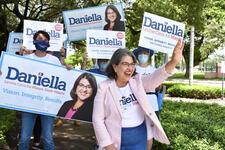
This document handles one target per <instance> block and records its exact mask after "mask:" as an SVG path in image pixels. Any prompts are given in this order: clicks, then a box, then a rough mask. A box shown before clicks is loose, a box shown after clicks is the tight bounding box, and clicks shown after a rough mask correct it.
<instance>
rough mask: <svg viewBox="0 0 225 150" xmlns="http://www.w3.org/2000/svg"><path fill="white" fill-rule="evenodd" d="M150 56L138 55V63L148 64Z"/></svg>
mask: <svg viewBox="0 0 225 150" xmlns="http://www.w3.org/2000/svg"><path fill="white" fill-rule="evenodd" d="M148 59H149V56H148V55H145V54H140V55H138V61H139V63H140V64H145V63H147V62H148Z"/></svg>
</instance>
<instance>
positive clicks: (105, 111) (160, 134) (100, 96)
mask: <svg viewBox="0 0 225 150" xmlns="http://www.w3.org/2000/svg"><path fill="white" fill-rule="evenodd" d="M169 76H170V74H168V73H167V72H166V71H165V67H164V66H163V67H161V68H159V69H157V70H156V71H155V72H154V73H152V74H151V75H140V74H137V75H135V76H133V77H132V78H131V79H130V80H129V85H130V88H131V90H132V92H133V93H134V95H135V97H136V98H137V100H138V102H139V104H140V106H141V108H142V109H143V111H144V113H145V121H146V126H147V135H148V139H151V138H153V137H154V138H155V139H156V140H157V141H159V142H161V143H165V144H169V143H170V142H169V140H168V138H167V136H166V134H165V132H164V130H163V128H162V126H161V124H160V122H159V120H158V118H157V116H156V115H155V113H154V111H153V109H152V107H151V106H150V105H149V103H147V98H146V92H150V91H152V90H154V89H155V88H156V87H157V86H159V85H160V84H161V83H162V82H163V81H164V80H165V79H166V78H168V77H169ZM116 89H117V88H116V82H115V80H112V79H107V80H106V81H103V82H102V83H100V84H99V87H98V91H97V95H96V97H95V100H94V108H93V118H92V121H93V126H94V130H95V135H96V138H97V140H98V143H99V146H100V149H103V147H105V146H107V145H110V144H114V145H115V147H116V148H117V149H120V143H121V128H122V117H121V116H122V109H121V107H120V103H119V99H120V93H119V91H118V90H116ZM152 134H153V137H152V136H151V135H152Z"/></svg>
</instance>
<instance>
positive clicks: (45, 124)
mask: <svg viewBox="0 0 225 150" xmlns="http://www.w3.org/2000/svg"><path fill="white" fill-rule="evenodd" d="M40 117H41V126H42V139H43V146H44V150H54V148H55V146H54V141H53V123H54V117H50V116H44V115H40ZM36 118H37V114H32V113H25V112H23V113H22V127H21V135H20V136H21V137H20V144H19V150H28V149H29V144H30V138H31V134H32V131H33V128H34V124H35V121H36Z"/></svg>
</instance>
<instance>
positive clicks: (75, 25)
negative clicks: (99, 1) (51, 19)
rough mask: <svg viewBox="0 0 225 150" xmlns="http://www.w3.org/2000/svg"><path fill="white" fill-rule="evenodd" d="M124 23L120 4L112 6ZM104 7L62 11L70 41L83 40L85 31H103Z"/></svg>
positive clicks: (104, 22)
mask: <svg viewBox="0 0 225 150" xmlns="http://www.w3.org/2000/svg"><path fill="white" fill-rule="evenodd" d="M114 6H115V7H116V8H117V9H118V11H119V13H120V15H121V19H120V20H121V21H124V12H123V7H122V4H115V5H114ZM106 7H107V5H106V6H100V7H99V6H98V7H89V8H83V9H77V10H68V11H63V18H64V23H65V26H66V30H67V34H68V37H69V40H70V41H78V40H84V39H85V38H86V30H87V29H96V30H103V28H104V25H105V24H107V23H106V21H105V9H106Z"/></svg>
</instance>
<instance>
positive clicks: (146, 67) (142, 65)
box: [133, 46, 160, 118]
mask: <svg viewBox="0 0 225 150" xmlns="http://www.w3.org/2000/svg"><path fill="white" fill-rule="evenodd" d="M133 53H134V55H135V56H136V58H137V60H138V62H139V63H138V65H137V66H136V72H137V73H140V74H142V75H147V74H151V73H153V72H154V71H155V70H156V68H155V67H153V66H152V65H151V64H150V59H151V57H152V56H153V54H154V51H153V50H151V49H147V48H144V47H140V46H139V47H138V48H136V49H134V51H133ZM146 94H147V97H148V100H149V101H148V102H149V103H150V105H151V106H152V108H153V110H154V111H155V113H156V115H157V117H158V118H159V114H160V110H159V106H158V102H157V91H156V90H153V91H150V92H148V93H146Z"/></svg>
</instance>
